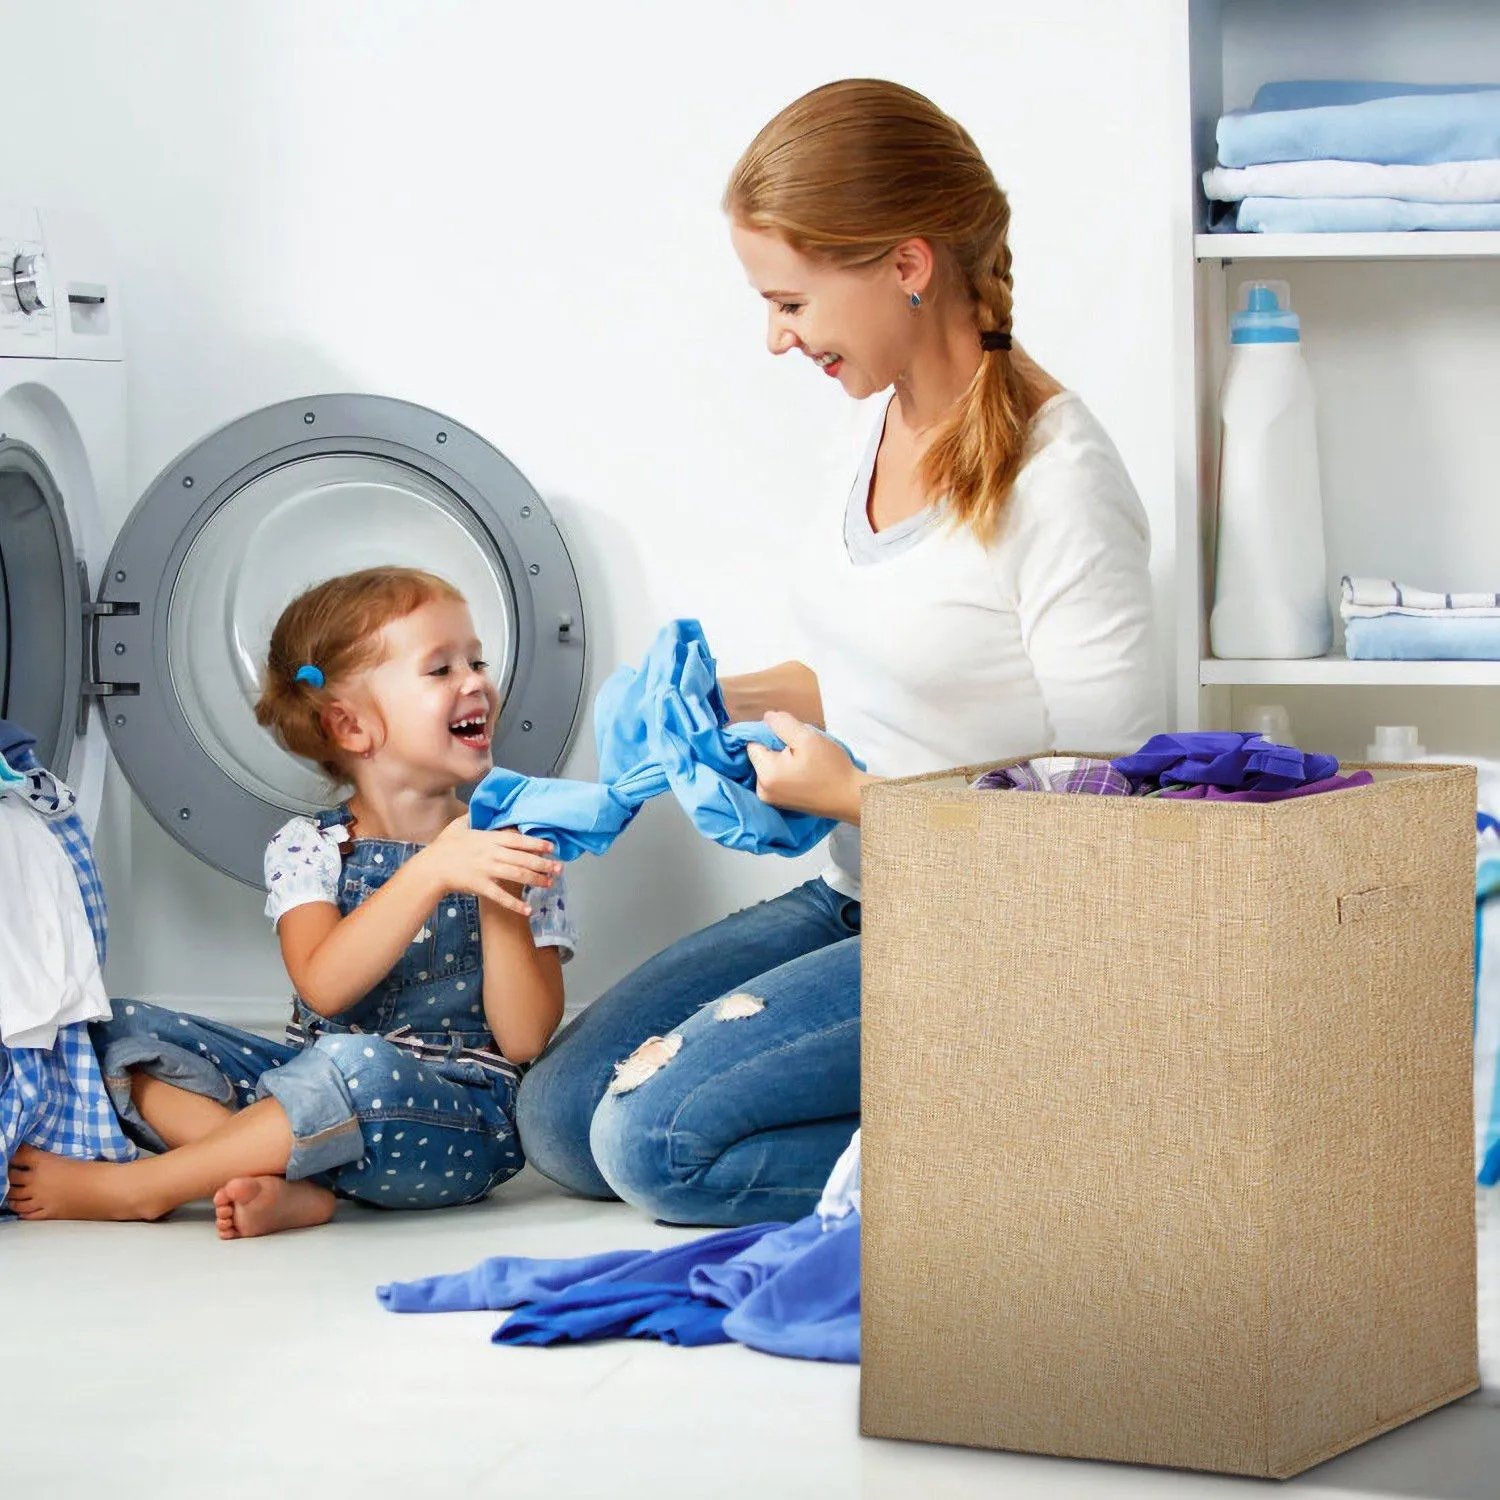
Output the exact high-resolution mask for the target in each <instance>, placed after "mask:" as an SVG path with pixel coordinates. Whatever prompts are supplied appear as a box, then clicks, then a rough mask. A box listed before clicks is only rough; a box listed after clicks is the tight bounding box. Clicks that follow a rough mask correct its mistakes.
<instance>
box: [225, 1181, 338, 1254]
mask: <svg viewBox="0 0 1500 1500" xmlns="http://www.w3.org/2000/svg"><path fill="white" fill-rule="evenodd" d="M333 1206H334V1197H333V1194H332V1193H331V1192H329V1191H328V1189H327V1188H325V1187H319V1186H318V1185H317V1184H316V1183H313V1182H288V1181H287V1180H286V1178H285V1177H236V1178H234V1179H232V1180H231V1181H229V1182H226V1183H225V1184H224V1186H223V1187H221V1188H220V1189H219V1191H218V1192H217V1193H215V1194H214V1219H215V1222H216V1223H217V1225H218V1229H219V1238H220V1239H221V1240H248V1239H253V1238H254V1237H255V1236H256V1235H258V1234H275V1233H276V1232H277V1231H278V1230H282V1229H310V1228H312V1226H313V1225H314V1224H326V1223H327V1222H328V1221H329V1220H330V1219H331V1218H332V1217H333Z"/></svg>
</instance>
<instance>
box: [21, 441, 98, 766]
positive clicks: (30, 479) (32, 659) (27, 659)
mask: <svg viewBox="0 0 1500 1500" xmlns="http://www.w3.org/2000/svg"><path fill="white" fill-rule="evenodd" d="M87 598H88V587H87V583H86V581H84V580H83V579H82V577H81V569H80V565H79V562H78V560H77V555H76V553H75V551H74V547H73V535H72V532H71V530H70V528H69V525H68V515H67V511H66V509H65V507H64V505H63V498H62V493H61V491H60V490H59V488H58V484H57V480H56V479H55V478H54V477H53V474H52V470H51V469H50V468H49V467H48V465H47V462H46V460H45V459H44V458H43V457H42V455H41V454H40V453H38V452H37V450H36V449H35V448H33V447H31V446H30V445H29V444H27V443H25V442H18V441H16V440H15V439H13V438H9V437H5V436H3V435H0V719H9V720H10V721H11V722H12V723H14V724H17V725H21V726H23V727H24V728H25V729H27V730H29V731H30V732H31V733H32V734H34V735H35V736H36V740H37V746H36V753H37V756H38V758H39V759H40V760H41V762H42V764H43V765H46V766H53V767H56V768H57V770H58V774H59V775H66V774H68V768H69V765H70V762H71V760H72V755H73V742H74V739H75V737H76V736H77V734H78V733H79V732H80V728H81V726H80V724H79V714H80V703H81V701H82V700H81V697H80V694H81V689H82V682H83V651H84V624H83V621H84V601H85V600H87Z"/></svg>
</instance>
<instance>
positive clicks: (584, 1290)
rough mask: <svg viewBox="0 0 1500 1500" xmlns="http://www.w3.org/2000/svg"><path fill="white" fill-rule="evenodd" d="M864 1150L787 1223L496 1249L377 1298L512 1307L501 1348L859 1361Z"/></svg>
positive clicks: (843, 1163) (391, 1303) (855, 1149)
mask: <svg viewBox="0 0 1500 1500" xmlns="http://www.w3.org/2000/svg"><path fill="white" fill-rule="evenodd" d="M859 1154H860V1152H859V1134H858V1132H856V1133H855V1136H854V1139H853V1140H852V1141H851V1142H850V1144H849V1147H848V1149H847V1150H846V1151H845V1152H844V1154H843V1156H841V1157H840V1158H839V1161H838V1164H837V1165H836V1166H835V1167H834V1170H833V1174H832V1176H831V1177H830V1178H829V1183H828V1189H827V1190H826V1191H825V1192H824V1194H823V1199H822V1201H821V1202H820V1203H819V1205H818V1209H817V1212H815V1213H811V1214H808V1215H807V1217H806V1218H803V1219H798V1220H797V1222H796V1223H794V1224H752V1225H749V1226H748V1227H746V1228H743V1229H725V1230H721V1231H720V1232H719V1233H717V1234H710V1235H706V1236H703V1237H702V1238H699V1239H695V1240H690V1241H688V1242H687V1243H686V1244H682V1245H673V1246H671V1247H670V1248H669V1249H666V1250H614V1251H609V1252H606V1253H605V1254H602V1255H586V1256H581V1257H578V1258H576V1259H572V1260H535V1259H531V1258H529V1257H527V1256H521V1255H500V1256H496V1257H494V1258H493V1259H490V1260H486V1261H481V1262H480V1264H479V1265H477V1266H475V1267H473V1268H472V1269H471V1270H468V1271H462V1272H459V1273H457V1274H455V1275H450V1276H429V1277H426V1278H425V1279H423V1280H421V1281H405V1282H401V1281H398V1282H393V1283H391V1284H390V1285H388V1286H382V1287H378V1288H377V1289H376V1295H377V1296H378V1297H379V1298H380V1300H381V1302H382V1303H383V1304H384V1305H385V1306H386V1307H387V1308H388V1309H389V1310H390V1311H391V1312H461V1311H473V1310H476V1309H486V1308H487V1309H492V1310H495V1311H500V1310H505V1309H511V1308H514V1309H517V1311H514V1312H512V1313H511V1316H510V1317H509V1318H508V1319H507V1320H506V1321H505V1322H504V1323H502V1324H501V1325H500V1327H499V1328H497V1329H496V1330H495V1332H494V1334H493V1335H491V1339H492V1342H494V1343H497V1344H563V1343H583V1342H586V1341H588V1340H590V1339H601V1338H649V1339H658V1340H660V1341H661V1342H663V1343H667V1344H679V1345H682V1346H683V1347H686V1348H692V1347H695V1346H698V1345H702V1344H726V1343H731V1342H734V1343H740V1344H744V1345H746V1346H747V1347H748V1348H751V1349H759V1350H761V1351H762V1352H764V1353H766V1354H782V1355H788V1356H790V1357H792V1358H795V1359H821V1360H828V1361H831V1362H834V1363H838V1364H857V1363H858V1362H859V1226H860V1216H859V1179H860V1174H859Z"/></svg>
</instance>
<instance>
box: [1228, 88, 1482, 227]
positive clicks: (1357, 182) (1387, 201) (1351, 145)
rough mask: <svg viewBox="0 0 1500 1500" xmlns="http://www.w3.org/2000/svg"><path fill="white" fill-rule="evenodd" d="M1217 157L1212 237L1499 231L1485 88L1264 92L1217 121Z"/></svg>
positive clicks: (1322, 89)
mask: <svg viewBox="0 0 1500 1500" xmlns="http://www.w3.org/2000/svg"><path fill="white" fill-rule="evenodd" d="M1218 147H1219V164H1218V166H1217V167H1216V168H1214V169H1213V170H1211V171H1209V172H1207V173H1205V174H1204V179H1203V185H1204V191H1205V192H1206V193H1207V195H1208V197H1209V199H1210V200H1211V202H1210V206H1211V209H1213V210H1214V213H1212V214H1211V227H1212V228H1214V229H1223V230H1229V231H1238V232H1240V233H1259V234H1319V233H1386V232H1390V231H1398V230H1402V231H1404V230H1495V229H1500V190H1497V189H1496V187H1495V182H1494V179H1495V176H1496V172H1497V170H1500V168H1497V163H1500V86H1497V85H1495V84H1410V83H1354V82H1347V81H1308V82H1294V83H1268V84H1266V85H1264V86H1263V87H1262V88H1261V89H1260V90H1259V91H1258V92H1257V93H1256V95H1255V99H1254V102H1253V103H1252V104H1251V105H1250V108H1249V109H1243V110H1233V111H1231V112H1230V113H1229V114H1226V115H1225V116H1224V117H1223V118H1222V119H1221V120H1220V121H1219V125H1218ZM1481 194H1482V195H1483V196H1480V195H1481ZM1220 204H1223V205H1226V206H1227V207H1226V209H1224V210H1220V209H1219V205H1220Z"/></svg>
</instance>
